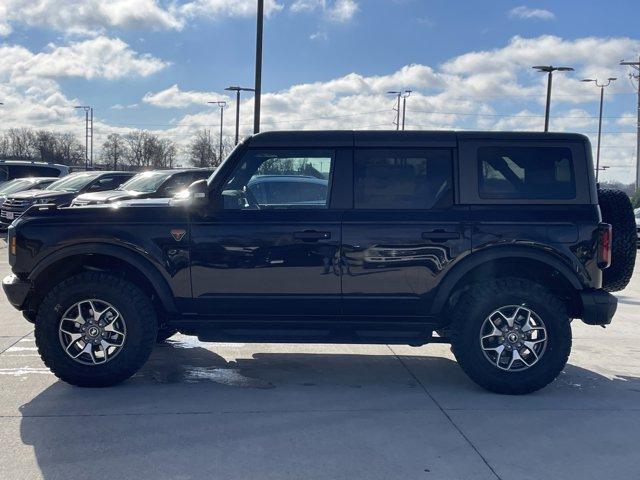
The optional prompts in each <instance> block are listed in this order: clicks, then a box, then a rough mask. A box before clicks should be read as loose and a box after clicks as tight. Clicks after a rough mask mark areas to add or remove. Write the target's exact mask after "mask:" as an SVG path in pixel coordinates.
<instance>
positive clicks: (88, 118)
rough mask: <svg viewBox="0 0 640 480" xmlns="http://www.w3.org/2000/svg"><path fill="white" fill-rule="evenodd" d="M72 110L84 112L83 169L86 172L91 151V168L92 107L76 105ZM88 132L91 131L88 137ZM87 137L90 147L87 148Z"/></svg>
mask: <svg viewBox="0 0 640 480" xmlns="http://www.w3.org/2000/svg"><path fill="white" fill-rule="evenodd" d="M73 108H76V109H81V110H84V168H85V170H88V169H89V151H91V166H93V107H89V106H84V105H76V106H75V107H73ZM89 124H91V127H89ZM89 130H91V136H89ZM89 137H91V147H89ZM89 148H91V150H89Z"/></svg>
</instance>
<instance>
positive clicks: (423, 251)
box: [342, 137, 471, 318]
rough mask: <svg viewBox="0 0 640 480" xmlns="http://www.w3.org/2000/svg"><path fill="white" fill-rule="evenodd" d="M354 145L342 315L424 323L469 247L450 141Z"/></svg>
mask: <svg viewBox="0 0 640 480" xmlns="http://www.w3.org/2000/svg"><path fill="white" fill-rule="evenodd" d="M356 138H357V137H356ZM356 145H357V148H356V150H355V154H354V162H353V180H354V181H353V184H354V188H353V209H352V210H349V211H346V212H345V214H344V217H343V233H342V234H343V248H342V255H343V257H342V258H343V282H342V289H343V308H344V313H345V314H347V315H366V316H369V317H372V316H380V317H383V318H386V317H391V316H401V317H422V316H426V315H427V314H428V312H429V307H430V305H431V301H432V297H433V294H434V292H435V288H436V287H437V285H438V283H439V282H440V281H441V279H442V278H443V277H444V274H445V273H446V271H447V270H448V268H449V266H450V265H451V264H452V263H453V262H454V261H455V260H456V258H457V257H459V256H460V255H462V254H464V253H465V252H467V251H469V250H470V247H471V238H470V232H469V229H468V228H467V226H466V220H467V218H468V212H469V209H468V208H467V207H461V206H459V205H455V202H454V193H455V192H454V181H453V179H454V175H455V171H456V169H455V167H454V160H455V158H454V157H455V148H454V147H455V141H454V140H450V141H447V139H446V138H445V139H443V140H441V141H434V142H419V143H417V144H416V145H415V146H408V147H406V146H403V144H398V145H397V146H394V145H393V144H388V145H385V144H380V145H375V144H373V145H372V142H368V141H366V138H365V139H362V140H361V141H360V142H358V141H356Z"/></svg>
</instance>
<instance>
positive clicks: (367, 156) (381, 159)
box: [354, 149, 453, 209]
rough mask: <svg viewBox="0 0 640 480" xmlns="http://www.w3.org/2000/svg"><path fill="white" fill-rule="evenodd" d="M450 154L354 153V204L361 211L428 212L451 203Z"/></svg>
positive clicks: (451, 173) (419, 151) (395, 151)
mask: <svg viewBox="0 0 640 480" xmlns="http://www.w3.org/2000/svg"><path fill="white" fill-rule="evenodd" d="M452 178H453V172H452V161H451V152H450V151H449V150H436V149H429V150H362V151H359V152H357V153H356V158H355V170H354V204H355V208H361V209H430V208H442V207H446V206H449V205H451V204H452V203H453V189H452Z"/></svg>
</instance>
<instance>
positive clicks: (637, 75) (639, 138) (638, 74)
mask: <svg viewBox="0 0 640 480" xmlns="http://www.w3.org/2000/svg"><path fill="white" fill-rule="evenodd" d="M620 65H627V66H628V67H631V68H633V70H634V72H632V73H630V74H629V78H631V81H633V80H634V79H635V80H637V81H638V125H637V128H638V133H637V135H636V190H638V188H640V57H638V61H637V62H625V61H622V62H620Z"/></svg>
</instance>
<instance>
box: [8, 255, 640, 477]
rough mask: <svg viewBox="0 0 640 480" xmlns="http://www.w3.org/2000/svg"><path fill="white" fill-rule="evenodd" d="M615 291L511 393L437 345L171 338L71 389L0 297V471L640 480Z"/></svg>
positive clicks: (625, 344)
mask: <svg viewBox="0 0 640 480" xmlns="http://www.w3.org/2000/svg"><path fill="white" fill-rule="evenodd" d="M0 258H1V259H2V265H0V273H1V274H2V275H4V274H5V273H6V272H8V267H7V265H6V262H5V260H4V258H5V251H3V250H0ZM638 268H639V269H640V264H639V265H638ZM619 298H620V307H619V313H618V315H617V317H616V319H615V320H614V324H613V325H612V326H611V327H609V328H607V329H606V330H603V329H601V328H599V327H587V326H585V325H583V324H581V323H579V322H576V324H575V325H574V347H573V353H572V355H571V358H570V360H569V365H568V366H567V368H566V370H565V372H564V373H563V374H562V375H561V377H560V378H559V379H558V381H556V382H555V383H554V384H553V385H551V386H550V387H548V388H546V389H545V390H543V391H541V392H538V393H535V394H533V395H529V396H524V397H506V396H499V395H494V394H491V393H488V392H485V391H483V390H481V389H480V388H478V387H476V386H475V384H473V383H472V382H471V381H469V380H468V379H467V378H466V376H465V375H464V374H463V373H462V371H461V370H460V369H459V367H458V366H457V364H456V363H455V361H454V360H453V357H452V355H451V354H450V352H449V349H448V346H445V345H431V346H426V347H421V348H411V347H404V346H400V347H399V346H393V347H388V346H348V345H347V346H342V345H249V344H247V345H241V344H220V343H218V344H215V343H202V342H198V341H197V340H195V339H194V338H192V337H185V336H179V335H178V336H175V337H174V338H173V339H171V340H170V341H169V342H168V343H167V344H165V345H161V346H158V347H157V348H156V350H155V351H154V353H153V355H152V358H151V359H150V361H149V362H148V364H147V365H146V366H145V367H144V368H143V369H142V371H141V372H140V373H139V374H138V375H136V376H135V377H134V378H133V379H131V380H130V381H128V382H125V383H124V384H122V385H120V386H117V387H114V388H109V389H93V390H92V389H80V388H75V387H71V386H69V385H67V384H64V383H62V382H59V381H57V380H56V379H55V377H54V376H53V375H51V374H50V373H49V372H48V370H47V369H46V368H45V367H44V366H43V364H42V362H41V361H40V359H39V357H38V356H37V352H36V351H35V343H34V341H33V336H32V333H31V332H32V328H31V325H30V324H29V323H27V322H26V321H24V320H23V319H22V317H21V315H20V314H19V313H18V312H16V311H15V310H13V309H12V308H11V307H10V306H9V304H8V303H7V301H6V299H5V298H4V295H2V298H0V318H1V324H0V352H1V353H0V442H1V444H2V447H3V448H2V451H1V452H0V478H2V479H32V478H33V479H39V478H45V479H58V478H59V479H70V478H81V479H85V478H110V479H119V478H139V479H146V478H153V479H200V478H215V479H278V480H281V479H360V478H362V479H367V480H373V479H497V478H499V479H504V480H507V479H518V480H524V479H546V478H553V479H564V478H566V479H574V478H580V479H581V480H586V479H602V478H640V473H638V472H639V470H638V463H639V462H640V449H639V448H638V445H640V329H639V328H638V324H640V273H638V274H636V276H635V278H634V281H633V284H632V286H630V288H628V289H627V290H626V291H624V292H621V295H620V296H619Z"/></svg>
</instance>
